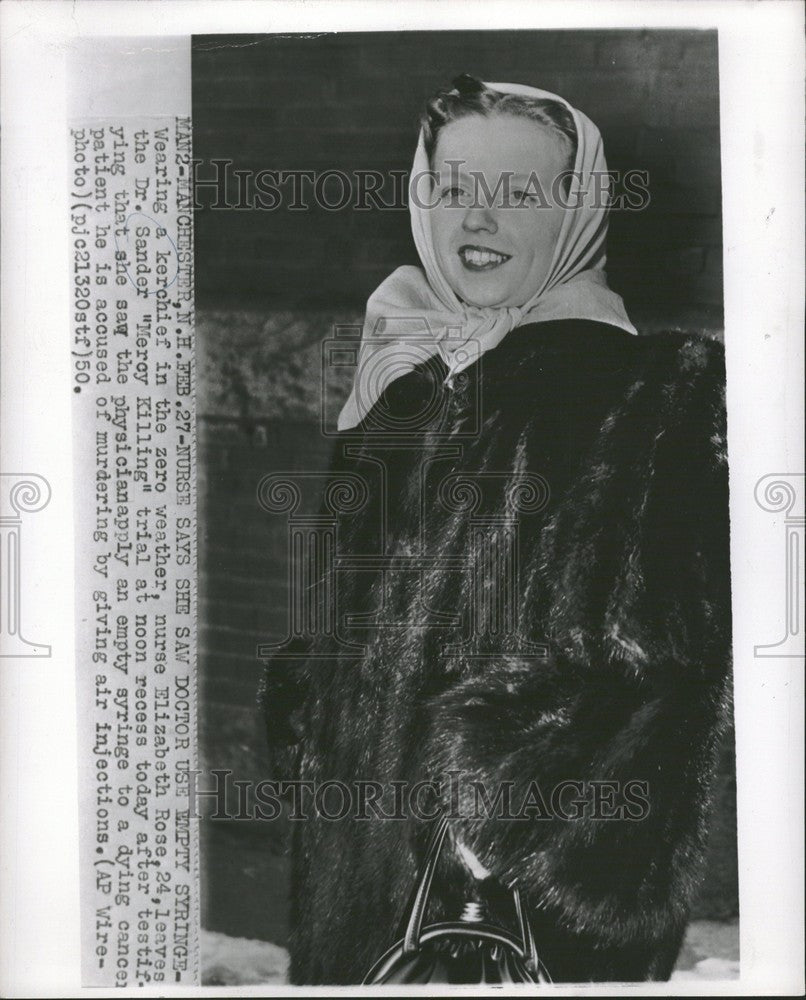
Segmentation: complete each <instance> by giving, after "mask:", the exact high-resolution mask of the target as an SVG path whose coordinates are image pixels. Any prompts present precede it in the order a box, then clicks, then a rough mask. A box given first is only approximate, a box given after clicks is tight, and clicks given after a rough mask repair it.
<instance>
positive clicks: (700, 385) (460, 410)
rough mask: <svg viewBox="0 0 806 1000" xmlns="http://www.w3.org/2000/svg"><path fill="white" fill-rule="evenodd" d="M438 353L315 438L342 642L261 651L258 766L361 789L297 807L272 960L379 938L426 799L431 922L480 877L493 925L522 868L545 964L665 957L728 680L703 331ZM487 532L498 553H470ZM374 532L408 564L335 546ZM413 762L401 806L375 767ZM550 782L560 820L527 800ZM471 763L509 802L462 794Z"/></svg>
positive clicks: (356, 972)
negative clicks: (471, 355)
mask: <svg viewBox="0 0 806 1000" xmlns="http://www.w3.org/2000/svg"><path fill="white" fill-rule="evenodd" d="M445 374H446V370H445V368H444V365H442V362H441V360H438V359H431V361H430V362H429V363H428V364H424V365H421V366H420V367H419V368H418V369H416V370H415V371H413V372H410V373H409V374H407V375H405V376H404V377H402V378H399V379H398V380H396V381H395V382H393V383H392V384H391V386H389V387H388V389H387V391H386V394H385V396H384V397H383V399H382V405H381V411H382V412H383V414H384V415H385V419H386V418H387V417H389V416H390V415H391V417H392V418H394V419H393V420H392V421H391V423H390V422H389V421H388V420H387V422H386V424H385V425H384V426H385V427H386V429H387V431H388V430H389V428H390V427H391V428H393V429H394V427H395V426H409V425H411V426H413V427H414V425H416V424H417V421H416V420H415V419H413V417H412V415H416V414H418V413H423V412H425V411H429V407H430V411H429V412H432V411H433V413H435V414H436V415H437V416H436V417H435V419H434V420H432V421H431V422H430V423H429V424H427V426H425V427H422V426H420V427H414V430H413V431H412V434H411V435H410V436H409V438H408V439H407V440H408V443H405V442H404V443H402V444H401V442H400V441H396V439H395V437H394V435H392V436H391V437H390V435H389V434H388V433H387V434H386V436H385V437H384V436H383V435H381V437H378V435H377V434H376V433H373V432H372V431H371V429H368V423H371V419H370V421H369V422H368V421H365V423H364V425H362V430H363V436H361V435H359V436H356V434H355V433H348V434H345V435H342V436H341V437H342V439H343V441H340V442H338V443H337V450H336V452H337V453H336V459H335V462H334V466H333V469H332V473H333V476H334V477H337V478H338V476H339V475H343V474H345V473H353V474H357V475H359V476H360V477H361V480H362V482H363V483H364V486H365V490H366V496H365V497H364V498H363V499H364V502H363V504H362V505H361V506H360V509H359V510H356V511H353V512H352V513H348V514H346V515H345V516H344V517H343V518H341V520H340V523H339V537H338V549H339V556H340V558H341V557H344V562H343V564H342V565H341V568H340V569H339V571H338V572H337V574H336V576H337V578H338V579H337V593H338V608H339V616H340V617H339V621H340V622H341V623H342V625H343V624H344V621H345V619H344V615H345V614H347V613H349V614H352V615H356V614H359V615H360V614H362V613H363V614H364V615H366V616H367V618H365V621H364V624H363V627H362V625H361V623H360V619H358V622H359V624H358V625H356V619H355V618H353V619H352V623H353V624H352V626H348V627H346V628H345V629H344V632H343V637H346V640H347V641H354V642H356V643H362V644H363V647H364V649H363V652H361V653H356V654H354V655H350V654H349V652H348V653H347V654H345V653H344V652H343V650H342V653H341V655H338V656H336V655H334V656H333V657H332V658H330V659H328V658H327V657H326V655H325V656H323V655H321V654H322V650H321V649H320V651H319V653H320V655H318V656H316V657H312V658H311V659H310V660H309V661H305V660H304V659H303V660H300V659H297V660H295V661H293V662H291V661H289V662H285V661H284V660H283V659H282V657H278V658H276V659H275V660H274V661H270V662H269V663H268V665H267V669H266V674H265V679H264V687H263V693H262V704H263V708H264V711H265V717H266V725H267V732H268V738H269V743H270V747H271V748H272V750H273V752H274V757H273V760H274V762H275V766H276V767H277V768H278V769H280V768H283V767H284V768H285V770H284V771H282V770H278V771H277V772H276V776H278V777H281V776H282V777H290V778H296V779H301V780H306V781H311V782H314V783H317V782H318V783H322V782H328V781H331V782H332V781H334V780H336V781H341V782H344V783H345V785H347V786H350V787H355V783H356V782H360V781H365V782H374V783H377V785H378V786H379V787H380V789H381V792H380V798H378V799H377V801H376V802H375V803H374V805H373V809H371V810H365V814H364V815H363V816H357V815H355V812H354V811H352V812H351V813H350V815H347V816H345V817H344V818H341V819H338V820H334V819H326V818H324V817H323V816H321V815H316V814H315V811H314V814H313V815H309V817H308V818H307V819H305V820H299V821H297V822H294V823H293V824H292V826H293V834H292V837H293V844H292V889H291V892H292V899H291V936H290V951H291V980H292V982H294V983H306V984H322V983H342V984H355V983H359V982H361V980H362V978H363V976H364V975H365V973H366V972H367V970H368V969H369V967H370V966H371V965H372V964H373V962H374V961H375V960H376V959H377V958H378V957H379V956H380V954H382V953H383V952H384V951H385V950H386V949H387V948H388V947H389V946H390V945H392V944H393V943H394V941H395V940H396V939H397V938H398V937H399V921H400V919H401V915H402V914H403V912H404V911H405V908H406V903H407V899H408V898H409V894H410V892H411V889H412V886H413V885H414V883H415V879H416V873H417V868H418V864H420V863H421V862H422V858H423V851H424V844H425V840H426V836H427V833H428V827H429V824H428V822H426V819H425V818H424V816H423V813H424V812H425V811H426V810H425V807H426V805H429V807H430V805H433V804H434V802H436V803H438V804H439V806H440V807H441V808H442V809H443V810H445V811H449V813H450V814H451V834H452V836H451V844H452V845H453V846H451V847H450V848H447V847H446V849H443V856H442V858H441V860H440V867H439V869H438V871H437V876H436V878H435V881H434V886H433V890H432V904H431V908H430V912H429V914H428V915H427V917H426V922H427V923H428V922H432V921H434V920H437V919H457V918H458V916H459V912H460V911H461V907H462V902H463V901H464V900H466V899H467V898H469V897H470V896H471V895H473V894H475V896H476V897H477V898H480V899H482V900H483V901H484V905H485V906H486V907H487V912H488V915H489V916H490V918H491V919H492V921H493V922H498V923H500V924H502V925H503V926H508V927H510V928H511V927H512V926H513V919H512V913H511V912H510V911H511V906H510V903H511V896H510V895H509V891H508V889H507V887H510V886H513V885H517V886H518V887H519V888H520V891H521V894H522V896H523V897H524V899H525V900H526V902H527V904H528V907H529V910H530V912H531V922H532V925H533V928H534V932H535V938H536V942H537V948H538V952H539V955H540V958H541V960H542V961H543V963H544V964H545V966H546V967H547V968H548V971H549V973H550V974H551V976H552V978H553V979H554V981H555V982H557V981H577V982H582V981H618V980H621V981H624V980H627V981H638V980H647V979H666V978H668V977H669V975H670V973H671V970H672V968H673V966H674V962H675V959H676V956H677V953H678V951H679V947H680V944H681V940H682V935H683V933H684V930H685V926H686V922H687V916H688V910H689V905H690V902H691V900H692V895H693V893H694V891H695V889H696V887H697V885H698V879H699V876H700V873H701V867H702V860H703V854H704V842H705V837H706V833H707V817H708V804H709V786H710V783H711V779H712V776H713V772H714V768H715V762H716V751H717V749H718V743H719V738H720V736H721V733H722V731H723V728H724V725H725V722H726V719H727V714H728V711H729V704H730V633H731V629H730V574H729V535H728V477H727V457H726V439H725V409H724V378H725V372H724V353H723V349H722V347H721V345H719V344H718V343H716V342H713V341H710V340H705V339H702V338H699V337H696V336H691V335H683V334H673V333H670V334H663V335H659V336H654V337H634V336H630V335H629V334H626V333H624V332H623V331H620V330H617V329H615V328H613V327H609V326H606V325H602V324H598V323H593V322H586V321H584V322H583V321H570V320H563V321H557V322H553V323H543V324H540V325H529V326H525V327H521V328H519V329H517V330H515V331H513V332H512V333H511V334H510V335H509V336H508V337H507V338H506V339H505V340H504V341H503V343H502V344H501V345H499V346H498V347H497V348H496V349H495V350H493V351H491V352H488V353H487V354H486V355H484V356H483V357H482V359H481V361H480V362H478V363H476V364H475V365H474V366H472V367H471V368H469V369H467V370H466V371H465V372H464V373H463V374H464V376H465V377H464V378H462V377H461V376H459V377H457V379H456V381H455V382H454V384H453V386H452V387H448V386H445V387H443V386H442V380H443V379H444V377H445ZM381 411H378V412H381ZM373 412H374V411H373ZM409 418H412V419H409ZM407 420H408V421H409V423H408V424H406V421H407ZM395 421H397V424H395ZM343 443H346V444H351V445H352V447H351V448H348V447H344V446H342V445H343ZM515 522H517V527H516V528H514V529H513V524H514V523H515ZM513 531H514V534H513ZM496 532H497V533H498V535H497V536H496ZM507 532H509V534H507ZM493 536H496V537H498V538H501V537H503V536H506V539H507V541H506V544H504V543H503V542H502V548H501V549H500V551H501V552H505V553H509V554H505V555H503V556H495V555H493V556H488V562H487V563H486V564H484V565H483V560H484V555H483V551H484V545H485V538H486V539H487V540H488V542H489V539H490V538H492V537H493ZM513 539H514V543H513ZM474 546H475V547H474ZM507 546H508V547H507ZM489 550H490V546H489V544H488V549H487V551H488V552H489ZM373 553H375V554H378V553H380V554H381V555H382V556H383V557H384V558H386V559H389V558H391V557H398V558H400V559H401V560H402V562H401V563H400V565H401V566H404V563H405V560H406V559H409V560H412V559H413V560H414V561H413V562H410V563H409V564H408V566H409V567H410V568H409V569H408V570H407V569H405V567H404V568H402V569H398V570H396V569H392V570H383V569H382V568H380V566H381V563H379V562H378V561H377V560H376V561H375V563H372V562H371V561H370V562H369V563H367V564H366V566H365V567H364V568H361V565H360V561H357V562H353V563H351V562H350V556H354V555H360V554H373ZM468 553H471V555H470V556H468ZM473 553H475V556H474V555H473ZM480 553H481V555H480ZM423 557H424V558H423ZM418 558H420V559H421V561H420V562H419V563H418V562H417V561H416V560H417V559H418ZM496 558H500V559H502V560H503V562H502V563H495V562H494V560H495V559H496ZM463 559H464V562H463V561H462V560H463ZM490 559H493V563H491V562H490ZM485 565H486V569H485ZM411 567H413V568H411ZM491 567H492V568H491ZM496 574H498V575H497V576H496ZM490 579H492V580H493V585H492V586H493V589H494V590H495V589H496V587H497V588H498V591H497V592H502V591H506V594H505V596H504V597H503V598H502V599H501V600H502V601H503V604H502V603H501V602H500V601H499V603H498V604H496V601H495V599H494V598H489V593H487V596H486V597H485V590H484V588H485V587H486V588H487V590H488V591H489V588H490V582H489V581H490ZM480 581H481V582H480ZM485 581H486V582H485ZM496 581H498V582H496ZM502 581H503V582H502ZM506 581H509V583H507V582H506ZM485 601H486V603H485ZM504 605H506V607H504ZM502 609H503V610H502ZM485 616H486V617H485ZM373 623H374V624H373ZM469 623H470V624H469ZM496 623H497V624H496ZM496 628H497V629H498V631H497V632H496ZM323 641H324V643H325V645H324V646H323V647H322V649H326V646H327V642H330V641H331V640H330V639H328V640H323ZM446 775H452V776H453V777H452V779H451V780H454V779H456V780H457V781H459V782H460V786H459V788H460V790H459V792H458V793H456V795H454V794H453V792H451V795H450V801H449V800H448V793H447V791H446V787H447V786H446V785H445V781H444V778H445V776H446ZM418 781H419V782H431V784H428V785H426V786H425V795H424V796H423V797H421V799H420V803H421V805H422V806H423V808H422V809H421V810H420V811H419V812H418V815H416V816H415V815H413V814H412V813H413V810H412V809H411V808H406V809H402V810H401V809H399V808H398V807H399V801H398V800H395V802H393V801H392V791H393V789H394V785H393V783H395V782H397V783H398V785H397V787H398V789H399V788H403V787H406V788H410V787H411V786H412V784H413V783H416V782H418ZM569 781H571V782H576V783H577V784H576V785H573V786H570V787H571V790H572V792H573V790H574V789H576V790H577V792H578V793H579V795H580V796H581V799H582V800H584V801H583V805H582V806H581V807H580V808H579V809H578V810H577V813H579V815H575V816H572V817H571V818H569V816H568V814H567V811H566V812H563V810H562V809H559V810H558V809H554V808H551V807H547V805H546V804H547V803H548V802H549V800H550V799H552V796H553V791H554V790H555V789H556V788H557V787H558V786H561V785H562V784H563V782H566V783H567V782H569ZM596 782H603V783H605V784H606V785H608V787H612V788H614V789H615V791H614V792H612V793H610V792H608V793H605V794H606V798H607V800H608V802H609V804H610V806H612V808H609V809H607V810H604V812H605V813H607V816H604V813H603V811H602V810H601V809H600V810H599V813H602V815H599V814H597V813H596V811H595V809H594V810H593V811H592V810H591V808H590V793H591V789H592V788H595V787H596ZM474 783H475V784H474ZM479 786H482V787H483V788H484V789H485V790H486V793H487V794H488V796H489V799H494V797H495V795H496V794H498V792H499V791H500V790H501V789H502V788H503V789H506V794H507V795H508V796H509V799H508V800H507V801H511V803H512V806H511V809H510V810H509V811H508V810H507V809H503V810H501V809H499V810H498V813H496V812H495V810H490V809H487V810H486V811H485V810H484V809H481V810H478V809H476V811H475V812H473V810H471V809H469V808H468V809H465V808H464V806H465V805H468V804H469V802H470V796H471V792H470V791H469V789H472V790H473V792H472V795H473V797H474V801H475V802H476V804H478V798H477V796H478V793H477V791H476V790H475V789H477V788H478V787H479ZM536 786H537V789H538V790H539V791H538V792H537V793H536V791H535V787H536ZM566 787H569V786H566ZM600 787H603V786H600ZM625 789H626V791H625ZM629 789H632V792H631V793H630V792H629ZM636 790H638V791H637V792H636ZM535 795H537V798H535ZM631 795H632V804H633V806H635V804H636V800H637V804H638V806H639V808H638V809H637V810H636V809H634V808H631V807H630V802H629V800H630V796H631ZM608 796H611V797H609V798H608ZM561 798H562V796H561ZM571 798H573V795H572V796H571ZM527 800H528V803H529V804H530V806H531V808H527V809H521V806H522V804H523V803H524V802H525V801H527ZM641 800H643V806H642V801H641ZM396 803H397V804H396ZM536 803H537V804H536ZM379 804H380V806H381V808H382V809H383V815H382V816H380V817H379V816H378V815H377V812H378V805H379ZM410 805H411V804H410V803H409V806H410ZM499 805H500V803H499ZM600 805H601V802H600ZM387 815H388V816H393V817H394V818H385V817H386V816H387ZM613 816H615V818H613ZM461 845H464V847H465V848H469V850H470V852H472V855H474V856H475V859H476V864H475V866H473V865H471V867H468V864H466V863H465V860H463V859H466V858H467V856H468V855H467V852H466V851H465V852H463V851H462V846H461ZM485 875H486V877H484V876H485Z"/></svg>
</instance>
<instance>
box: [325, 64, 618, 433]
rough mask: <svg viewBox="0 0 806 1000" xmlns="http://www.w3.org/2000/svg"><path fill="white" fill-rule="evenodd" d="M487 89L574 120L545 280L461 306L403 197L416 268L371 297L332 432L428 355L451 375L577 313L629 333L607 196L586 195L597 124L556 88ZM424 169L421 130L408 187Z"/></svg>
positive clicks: (597, 166)
mask: <svg viewBox="0 0 806 1000" xmlns="http://www.w3.org/2000/svg"><path fill="white" fill-rule="evenodd" d="M486 86H487V87H489V88H490V89H491V90H496V91H499V92H501V93H504V94H520V95H523V96H527V97H537V98H541V99H543V100H552V101H557V102H558V103H560V104H563V105H565V107H567V108H568V109H569V111H570V112H571V114H572V115H573V118H574V125H575V126H576V133H577V153H576V160H575V163H574V177H573V179H572V183H571V193H570V198H569V200H570V204H571V205H572V206H574V207H571V208H568V209H566V211H565V213H564V217H563V221H562V225H561V228H560V233H559V236H558V238H557V245H556V247H555V249H554V256H553V258H552V263H551V266H550V267H549V269H548V272H547V274H546V278H545V280H544V281H543V284H542V285H541V287H540V288H539V289H538V290H537V292H536V293H535V294H534V295H532V297H531V298H530V299H529V300H528V301H527V302H526V303H525V304H524V305H523V306H520V307H513V306H507V307H504V306H501V307H490V306H485V307H483V308H482V307H477V306H472V305H468V304H467V303H464V302H461V301H460V300H459V299H458V298H457V296H456V294H455V293H454V291H453V289H452V288H451V287H450V285H449V284H448V282H447V280H446V278H445V276H444V274H443V273H442V271H441V269H440V267H439V264H438V263H437V258H436V254H435V252H434V245H433V239H432V236H431V217H430V212H429V210H428V208H427V207H424V206H423V205H422V204H421V203H420V200H419V198H417V197H411V196H410V197H409V212H410V215H411V229H412V233H413V235H414V243H415V245H416V247H417V252H418V253H419V255H420V260H421V262H422V265H423V269H422V270H421V269H420V268H418V267H399V268H398V269H397V270H396V271H394V272H393V273H392V274H391V275H389V277H388V278H387V279H386V280H385V281H384V282H383V283H382V284H381V285H379V286H378V288H376V290H375V291H374V292H373V293H372V295H371V296H370V298H369V301H368V302H367V312H366V318H365V320H364V329H363V336H362V341H361V350H360V353H359V358H358V366H357V368H356V375H355V381H354V384H353V389H352V392H351V393H350V397H349V399H348V400H347V402H346V403H345V405H344V408H343V409H342V411H341V414H340V415H339V420H338V429H339V430H347V429H349V428H352V427H355V426H356V425H357V424H359V423H360V422H361V421H362V420H363V419H364V417H365V416H366V415H367V414H368V413H369V411H370V410H371V408H372V407H373V405H374V404H375V403H376V402H377V401H378V399H379V398H380V396H381V394H382V393H383V391H384V390H385V389H386V387H387V386H388V385H389V384H390V383H391V382H393V381H394V380H395V379H397V378H400V376H401V375H405V374H406V372H408V371H411V370H412V369H413V368H414V367H415V366H416V365H419V364H422V363H423V362H424V361H427V360H428V358H430V357H433V356H434V355H435V354H440V355H441V356H442V358H443V360H444V361H445V363H446V364H447V365H448V369H449V376H448V377H449V378H450V377H452V376H453V375H454V374H455V373H456V372H459V371H461V370H462V369H463V368H467V367H468V365H471V364H473V363H474V362H475V361H476V360H478V358H479V357H480V356H481V355H482V354H483V353H484V352H485V351H489V350H491V349H492V348H494V347H496V346H497V345H498V344H500V342H501V341H502V340H503V339H504V337H505V336H506V335H507V334H508V333H509V332H510V331H511V330H513V329H515V328H516V327H518V326H522V325H524V324H526V323H545V322H547V321H549V320H557V319H584V320H595V321H597V322H600V323H608V324H610V325H611V326H616V327H620V328H621V329H623V330H627V331H628V332H629V333H636V330H635V327H634V326H633V325H632V323H631V322H630V320H629V318H628V317H627V313H626V311H625V309H624V303H623V302H622V300H621V297H620V296H619V295H616V294H615V292H612V291H611V290H610V289H609V288H608V287H607V278H606V275H605V271H604V265H605V241H606V238H607V206H606V204H604V203H602V204H599V202H604V201H605V199H604V198H596V199H593V198H591V197H590V194H591V191H592V190H598V189H597V188H593V187H592V185H591V175H592V174H593V173H597V174H599V175H600V176H602V177H603V178H604V177H605V176H606V171H607V163H606V162H605V156H604V148H603V146H602V137H601V135H600V134H599V130H598V128H597V127H596V126H595V125H594V124H593V122H592V121H591V120H590V119H589V118H588V117H586V116H585V115H583V114H582V112H581V111H577V109H576V108H573V107H571V105H570V104H569V103H568V102H567V101H565V100H563V98H562V97H558V96H557V95H556V94H550V93H548V92H547V91H545V90H537V89H536V88H534V87H525V86H521V85H520V84H515V83H488V84H486ZM429 170H430V165H429V162H428V155H427V153H426V151H425V142H424V138H423V133H422V130H421V131H420V140H419V142H418V144H417V152H416V153H415V155H414V164H413V166H412V173H411V179H410V184H411V185H412V186H413V185H415V184H416V183H417V181H418V179H419V178H420V177H422V176H425V175H427V174H428V172H429ZM410 190H411V189H410ZM577 192H578V193H579V198H578V199H575V197H574V196H575V194H576V193H577ZM586 192H587V194H586Z"/></svg>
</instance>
